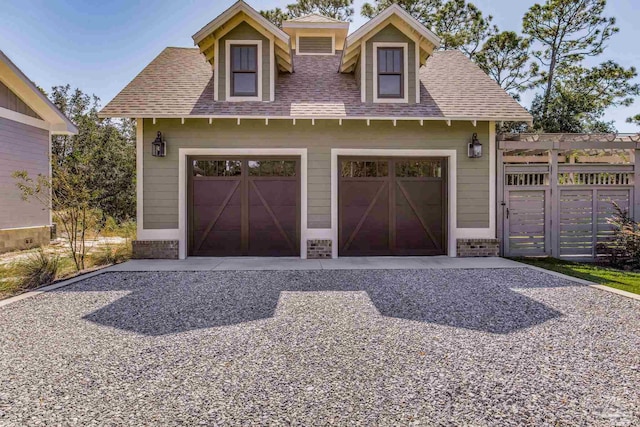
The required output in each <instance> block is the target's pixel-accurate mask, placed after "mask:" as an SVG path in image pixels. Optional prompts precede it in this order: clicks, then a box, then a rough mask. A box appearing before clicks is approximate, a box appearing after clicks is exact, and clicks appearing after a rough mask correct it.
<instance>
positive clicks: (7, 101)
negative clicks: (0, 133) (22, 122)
mask: <svg viewBox="0 0 640 427" xmlns="http://www.w3.org/2000/svg"><path fill="white" fill-rule="evenodd" d="M0 107H1V108H6V109H7V110H11V111H15V112H17V113H20V114H24V115H25V116H29V117H33V118H36V119H40V120H42V118H41V117H40V116H39V115H38V113H36V112H35V111H33V110H32V109H31V107H29V106H28V105H27V104H25V102H24V101H23V100H22V99H20V97H19V96H18V95H16V94H15V93H14V92H13V91H12V90H11V89H9V88H8V87H7V86H6V85H5V84H4V83H2V82H0Z"/></svg>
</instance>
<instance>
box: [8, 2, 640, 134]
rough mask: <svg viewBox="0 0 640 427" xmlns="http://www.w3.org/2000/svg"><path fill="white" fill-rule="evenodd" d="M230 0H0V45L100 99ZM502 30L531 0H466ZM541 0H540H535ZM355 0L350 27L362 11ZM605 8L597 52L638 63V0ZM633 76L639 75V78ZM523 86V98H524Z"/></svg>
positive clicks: (40, 79)
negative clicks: (614, 30) (606, 20)
mask: <svg viewBox="0 0 640 427" xmlns="http://www.w3.org/2000/svg"><path fill="white" fill-rule="evenodd" d="M233 1H234V0H179V1H176V0H146V1H142V0H111V1H104V0H0V49H1V50H3V51H4V52H5V53H6V54H7V55H8V56H9V57H10V58H11V59H12V60H13V61H14V62H15V63H16V65H18V67H20V68H21V69H22V70H23V71H24V72H25V73H26V74H27V76H29V78H31V79H32V80H34V81H35V82H36V84H38V85H40V86H42V87H43V88H45V89H47V90H48V89H50V88H51V86H54V85H62V84H67V83H69V84H71V85H72V86H74V87H79V88H80V89H82V90H83V91H84V92H87V93H94V94H96V95H98V96H99V97H100V99H101V100H102V104H103V105H105V104H106V103H107V102H108V101H109V100H111V99H112V98H113V97H114V96H115V95H116V94H117V93H118V91H119V90H121V89H122V88H123V87H124V86H125V85H126V84H127V83H129V81H131V79H133V77H135V75H136V74H137V73H138V72H140V70H142V68H144V66H145V65H147V64H148V63H149V62H150V61H151V60H152V59H153V58H154V57H155V56H156V55H157V54H158V53H160V52H161V51H162V49H163V48H165V47H166V46H185V47H192V46H193V41H192V39H191V35H192V34H194V33H195V32H196V31H197V30H199V29H200V28H201V27H202V26H204V25H205V24H206V23H207V22H209V21H210V20H211V19H213V18H214V17H216V16H217V15H218V14H219V13H220V12H222V11H223V10H224V9H226V8H227V7H228V6H229V5H231V4H232V3H233ZM472 1H473V3H475V4H476V5H477V6H478V7H479V8H480V9H481V10H482V11H483V12H484V13H485V14H490V15H493V17H494V22H495V23H496V24H498V26H499V27H500V28H501V29H503V30H516V31H520V29H521V25H522V16H523V15H524V13H525V12H526V10H527V9H528V8H529V7H530V5H532V4H533V3H534V0H472ZM539 1H541V0H539ZM248 2H249V3H250V4H251V5H252V6H253V7H255V8H256V9H268V8H272V7H275V6H280V7H283V6H285V5H286V4H287V3H290V2H291V1H290V0H289V1H287V0H267V1H257V0H248ZM363 2H364V1H363V0H356V15H357V16H356V18H355V20H354V22H353V24H352V25H351V31H353V30H354V29H355V28H357V27H358V26H360V25H361V24H362V23H363V22H364V19H363V18H361V17H360V16H359V10H360V7H361V5H362V3H363ZM607 14H608V15H609V16H615V17H616V18H617V19H618V26H619V27H620V29H621V30H620V33H619V34H617V35H616V36H614V38H613V39H612V40H611V42H610V43H609V48H608V49H607V51H606V53H605V56H604V57H603V58H602V60H605V59H613V60H615V61H617V62H619V63H621V64H622V65H624V66H626V67H629V66H632V65H633V66H636V67H640V44H639V43H638V40H640V26H639V25H638V24H637V23H638V22H640V1H639V0H609V2H608V6H607ZM639 81H640V80H639ZM530 100H531V96H530V94H525V96H524V97H523V104H524V105H525V106H528V105H529V104H530ZM637 113H640V99H638V100H636V103H635V104H634V105H633V106H632V107H630V108H619V109H616V110H611V111H609V112H607V116H606V119H607V120H615V121H616V126H617V128H618V130H619V131H621V132H636V131H637V130H638V129H637V127H636V126H634V125H629V124H627V123H625V119H626V118H627V117H629V116H631V115H634V114H637Z"/></svg>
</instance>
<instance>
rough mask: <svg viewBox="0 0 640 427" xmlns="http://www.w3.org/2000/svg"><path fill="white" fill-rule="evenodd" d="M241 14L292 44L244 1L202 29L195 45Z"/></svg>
mask: <svg viewBox="0 0 640 427" xmlns="http://www.w3.org/2000/svg"><path fill="white" fill-rule="evenodd" d="M240 12H244V13H246V14H247V15H249V16H250V17H251V18H253V19H254V20H256V21H258V22H259V23H260V24H261V25H262V26H264V27H265V28H266V29H267V30H269V31H270V32H271V33H273V35H274V36H276V37H278V38H279V39H280V40H282V41H283V42H284V43H287V44H288V43H290V39H289V35H288V34H287V33H285V32H284V31H282V30H281V29H280V28H278V27H277V26H275V25H274V24H273V23H271V22H270V21H269V20H267V19H266V18H265V17H264V16H262V15H260V13H258V12H257V11H256V10H255V9H254V8H252V7H251V6H249V5H248V4H247V3H245V2H244V1H243V0H238V1H237V2H236V3H234V4H233V5H232V6H231V7H229V8H228V9H227V10H225V11H224V12H222V13H221V14H220V15H218V16H217V17H216V18H215V19H214V20H212V21H211V22H209V23H208V24H207V25H205V26H204V27H202V28H201V29H200V30H199V31H198V32H197V33H195V34H194V35H193V36H192V37H191V38H192V39H193V42H194V45H198V44H199V43H200V42H201V41H202V40H203V39H204V38H205V37H207V36H209V35H210V34H211V33H212V32H213V31H215V30H216V29H217V28H219V27H220V26H221V25H224V23H225V22H227V21H228V20H229V19H231V18H233V17H234V16H235V15H237V14H238V13H240Z"/></svg>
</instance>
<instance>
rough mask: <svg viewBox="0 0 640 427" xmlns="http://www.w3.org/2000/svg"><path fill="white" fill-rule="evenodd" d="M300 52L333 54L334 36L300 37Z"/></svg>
mask: <svg viewBox="0 0 640 427" xmlns="http://www.w3.org/2000/svg"><path fill="white" fill-rule="evenodd" d="M298 53H299V54H303V55H304V54H306V55H309V54H315V55H331V54H333V38H331V37H300V38H299V40H298Z"/></svg>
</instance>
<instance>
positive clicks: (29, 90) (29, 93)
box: [0, 50, 78, 135]
mask: <svg viewBox="0 0 640 427" xmlns="http://www.w3.org/2000/svg"><path fill="white" fill-rule="evenodd" d="M0 81H2V83H3V84H4V85H6V86H7V87H8V88H9V90H11V91H12V92H13V93H15V94H16V95H17V96H18V97H19V98H20V99H21V100H22V101H23V102H24V103H25V104H26V105H27V106H28V107H29V108H31V109H32V110H33V111H34V112H35V113H36V114H38V116H40V117H41V118H42V121H44V122H45V123H47V124H48V128H46V129H47V130H50V131H51V133H52V134H54V135H75V134H77V133H78V128H76V126H75V125H74V124H73V123H71V120H69V119H68V118H67V117H66V116H65V115H64V114H62V112H60V110H58V108H57V107H56V106H55V105H54V104H53V103H52V102H51V101H50V100H49V99H48V98H47V97H46V96H45V95H44V94H43V93H42V92H41V91H40V89H38V88H37V87H36V85H35V84H34V83H33V82H32V81H31V80H29V78H28V77H27V76H26V75H25V74H24V73H23V72H22V71H21V70H20V69H19V68H18V67H17V66H16V65H15V64H14V63H13V62H12V61H11V60H10V59H9V58H8V57H7V56H6V55H5V54H4V53H3V52H2V51H1V50H0ZM6 110H7V111H11V110H8V109H6ZM7 114H8V113H7V112H4V115H3V117H5V118H9V117H6V115H7ZM18 114H19V113H18ZM20 116H24V117H29V116H26V115H24V114H21V115H20ZM14 117H15V116H14ZM11 120H13V119H11ZM25 120H26V119H25ZM20 123H25V122H24V121H22V122H20ZM38 123H39V122H30V123H26V124H29V125H30V126H36V127H39V126H38V125H37V124H38ZM41 129H42V128H41Z"/></svg>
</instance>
